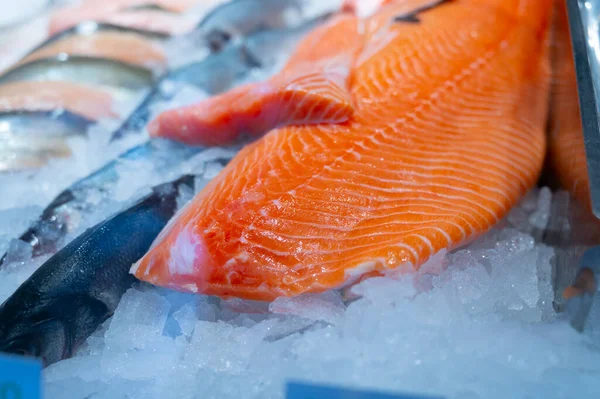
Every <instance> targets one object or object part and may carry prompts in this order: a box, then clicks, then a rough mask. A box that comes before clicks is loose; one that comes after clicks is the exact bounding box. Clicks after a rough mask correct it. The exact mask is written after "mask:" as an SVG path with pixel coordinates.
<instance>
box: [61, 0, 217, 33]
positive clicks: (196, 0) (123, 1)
mask: <svg viewBox="0 0 600 399" xmlns="http://www.w3.org/2000/svg"><path fill="white" fill-rule="evenodd" d="M223 2H224V0H102V1H98V0H87V1H84V2H82V3H80V4H77V5H75V6H71V7H64V8H63V9H61V10H59V11H57V12H56V13H54V15H53V16H52V19H51V21H50V35H54V34H55V33H57V32H60V31H63V30H65V29H68V28H70V27H72V26H75V25H77V24H78V23H80V22H83V21H100V20H103V19H104V18H106V17H107V16H110V15H111V14H115V13H117V12H119V11H122V10H126V9H131V8H136V7H140V6H145V5H155V6H158V7H160V8H162V9H164V10H166V11H171V12H176V13H182V12H186V11H189V10H190V9H192V8H193V7H194V6H196V5H199V4H201V5H202V6H204V5H206V7H207V8H212V7H214V6H216V5H218V4H220V3H223Z"/></svg>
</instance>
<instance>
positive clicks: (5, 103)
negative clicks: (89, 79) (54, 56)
mask: <svg viewBox="0 0 600 399" xmlns="http://www.w3.org/2000/svg"><path fill="white" fill-rule="evenodd" d="M113 106H114V102H113V99H112V97H111V96H110V94H108V93H106V92H104V91H102V90H98V89H94V88H91V87H86V86H82V85H79V84H76V83H71V82H60V81H45V82H31V81H17V82H11V83H5V84H3V85H0V111H3V112H7V111H21V110H23V111H26V110H29V111H52V110H57V111H60V110H67V111H71V112H73V113H76V114H79V115H81V116H84V117H86V118H89V119H92V120H99V119H104V118H118V116H119V115H118V114H117V113H116V112H115V111H114V110H113Z"/></svg>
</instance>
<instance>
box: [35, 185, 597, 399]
mask: <svg viewBox="0 0 600 399" xmlns="http://www.w3.org/2000/svg"><path fill="white" fill-rule="evenodd" d="M544 192H545V190H542V191H541V192H537V191H536V192H533V193H532V194H531V195H530V196H529V197H528V198H527V199H526V200H524V201H523V204H522V205H521V206H519V207H517V208H515V209H514V210H513V211H512V212H511V215H510V216H509V217H507V218H506V220H505V221H503V223H501V224H500V225H499V227H497V228H496V229H494V230H493V231H491V232H490V233H489V234H487V235H486V236H485V237H483V238H481V239H480V240H477V241H476V242H474V243H473V244H472V245H470V246H469V247H467V248H464V249H461V250H457V251H455V252H453V253H448V254H446V255H445V259H444V261H445V262H446V263H447V264H446V266H445V268H444V270H443V271H442V272H441V273H440V274H438V275H435V274H434V275H428V277H429V278H430V284H429V286H428V287H427V288H426V289H422V288H421V289H419V288H418V286H416V285H415V281H414V280H415V278H416V277H415V276H413V277H409V276H405V277H402V278H387V277H379V278H372V279H369V280H366V281H364V282H362V283H360V284H359V285H357V286H355V287H353V291H354V293H355V294H358V295H360V297H359V298H358V299H355V300H353V301H351V302H344V301H343V299H342V296H341V295H340V293H338V292H328V293H324V294H320V295H316V294H311V295H305V296H300V297H297V298H281V299H277V300H275V301H274V302H272V303H270V304H269V303H261V302H253V301H243V300H239V299H234V300H227V301H224V300H218V299H216V298H213V297H205V296H198V295H190V294H182V293H177V292H172V291H169V290H165V289H162V288H154V287H151V286H148V285H146V284H139V285H137V286H136V287H134V288H132V289H130V290H129V291H128V292H127V293H126V295H125V296H124V297H123V300H122V301H121V303H120V305H119V307H118V308H117V311H116V313H115V316H114V317H113V318H112V319H110V320H109V321H107V322H106V323H105V326H104V328H103V329H102V330H101V331H99V332H97V333H96V334H94V336H92V337H91V338H90V339H89V340H88V342H87V345H86V346H85V347H84V348H82V349H81V350H80V352H79V353H78V355H77V356H76V357H74V358H72V359H69V360H65V361H62V362H60V363H57V364H55V365H53V366H51V367H50V368H48V369H47V370H46V371H45V375H46V379H47V383H46V387H47V389H48V394H49V397H58V396H57V395H58V394H59V393H60V394H61V396H60V397H61V398H69V397H73V398H80V397H83V396H85V394H87V393H90V392H91V391H92V388H91V387H93V392H94V396H93V397H95V398H109V397H114V396H112V395H115V394H116V393H117V392H118V394H119V395H127V397H131V398H137V397H140V398H142V397H161V398H170V397H173V398H175V397H177V398H199V397H202V398H207V397H208V398H282V397H283V392H284V390H283V387H284V383H285V381H287V380H288V379H296V380H297V379H300V380H310V381H317V382H323V383H329V384H342V385H346V386H353V387H363V388H377V389H380V390H381V389H384V390H390V391H399V392H418V393H421V394H441V395H444V396H445V397H447V398H506V397H507V395H508V397H511V398H526V397H544V398H566V397H579V398H593V397H597V396H596V395H599V394H600V383H598V377H600V353H599V352H598V346H597V344H598V341H595V340H591V339H590V337H589V336H586V335H580V334H578V333H576V332H575V331H574V330H573V329H571V328H570V327H569V325H568V324H567V323H566V322H565V321H564V320H563V318H562V317H561V316H560V315H559V314H557V313H556V312H555V310H554V308H553V306H552V302H553V300H554V292H553V289H552V278H553V277H552V276H553V267H554V266H553V262H552V258H553V256H554V250H553V248H552V247H550V246H547V245H545V244H543V243H541V242H539V241H537V240H535V239H534V238H533V236H532V235H531V234H532V233H531V232H532V231H533V230H535V229H533V227H535V226H537V227H540V225H539V224H536V223H537V222H535V220H547V216H548V215H546V216H544V215H541V214H540V211H539V207H537V206H532V204H538V203H539V202H540V201H548V198H549V199H550V200H551V199H552V196H549V197H548V196H547V195H546V194H544ZM542 196H545V199H544V197H542ZM529 201H532V202H529ZM546 209H549V208H546ZM536 212H537V214H536ZM544 217H545V218H546V219H544ZM510 220H513V221H515V220H516V222H515V223H516V225H515V224H513V223H511V222H510ZM523 220H527V221H530V223H529V224H523V223H521V222H522V221H523ZM527 232H529V233H527ZM90 370H98V371H96V372H91V371H90ZM502 385H504V386H505V387H506V388H505V389H498V387H499V386H502ZM115 387H118V391H117V390H116V388H115ZM65 395H66V396H65Z"/></svg>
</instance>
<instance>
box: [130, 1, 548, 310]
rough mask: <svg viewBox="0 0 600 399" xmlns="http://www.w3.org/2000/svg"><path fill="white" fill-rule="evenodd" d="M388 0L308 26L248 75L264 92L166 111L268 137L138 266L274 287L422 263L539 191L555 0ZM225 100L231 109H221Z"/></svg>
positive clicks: (231, 291)
mask: <svg viewBox="0 0 600 399" xmlns="http://www.w3.org/2000/svg"><path fill="white" fill-rule="evenodd" d="M384 3H385V4H384V5H382V6H381V8H379V9H378V10H377V11H376V12H375V13H374V14H373V15H371V16H369V17H366V18H360V17H358V16H356V15H354V14H352V13H351V12H348V11H344V12H341V13H339V14H338V15H336V16H335V17H333V18H332V20H331V21H330V22H329V23H327V24H326V25H324V26H323V27H321V28H319V29H316V30H315V31H314V32H313V33H311V34H309V35H307V37H305V38H304V41H303V42H302V43H300V44H299V46H298V49H297V51H296V53H295V54H294V55H293V56H292V57H291V59H290V60H289V62H288V64H287V66H286V67H285V68H284V69H283V71H282V72H281V73H280V74H277V75H276V76H274V77H273V78H272V79H269V80H268V81H266V82H260V83H257V84H256V85H255V86H252V87H245V88H243V90H253V89H257V88H258V89H261V88H262V89H265V88H266V89H265V90H262V91H261V90H257V92H258V93H259V94H258V95H257V96H256V97H246V99H245V100H244V101H240V102H231V104H230V105H229V106H230V108H227V107H228V106H227V104H226V102H223V101H221V100H222V99H223V98H226V97H219V96H218V97H215V98H211V99H208V100H206V101H208V102H207V103H205V102H202V103H199V104H196V105H194V106H191V107H186V108H182V109H180V110H175V111H167V113H165V114H163V115H159V116H158V117H157V119H156V120H154V121H153V122H152V125H151V126H152V129H153V130H152V131H153V134H154V135H157V136H162V137H171V138H174V139H177V140H180V141H186V142H202V141H203V140H208V141H212V142H220V140H222V141H224V142H227V141H228V140H231V139H232V137H231V134H232V132H235V131H236V129H238V128H240V127H247V126H260V129H257V130H256V131H254V132H253V133H254V134H256V135H258V136H261V138H260V139H258V140H256V141H255V142H254V143H252V144H250V145H248V146H246V147H245V148H244V149H243V150H242V151H240V152H239V153H238V155H237V156H236V157H234V159H233V160H232V161H231V162H230V163H229V164H228V165H227V167H226V168H225V169H224V170H223V171H222V172H221V173H220V174H219V175H218V176H217V177H216V178H214V179H213V180H212V181H211V182H210V183H209V184H208V185H207V186H206V187H205V188H204V189H203V190H202V191H201V192H200V193H198V194H197V195H196V197H195V198H194V199H193V200H192V201H191V202H190V203H188V205H187V206H185V207H184V209H182V210H181V211H180V212H179V213H178V214H177V215H176V217H175V218H173V220H172V221H171V222H170V223H169V224H168V226H167V227H166V228H165V229H164V230H163V232H162V233H161V234H160V235H159V237H157V239H156V241H155V242H154V244H153V246H152V247H151V249H150V250H149V251H148V253H147V254H146V255H145V256H144V257H143V258H142V259H141V260H140V261H139V262H137V263H136V264H135V265H133V266H132V269H131V272H132V273H133V274H134V275H135V276H136V277H137V278H138V279H140V280H142V281H146V282H149V283H152V284H155V285H158V286H164V287H170V288H172V289H176V290H180V291H186V292H195V293H200V294H208V295H217V296H220V297H224V298H227V297H240V298H245V299H255V300H272V299H274V298H276V297H279V296H294V295H299V294H302V293H308V292H313V293H316V292H322V291H326V290H330V289H336V288H341V287H345V286H348V285H350V284H353V283H355V282H357V281H359V280H360V279H362V278H365V277H369V276H376V275H381V274H385V273H386V272H388V271H392V270H394V271H396V272H399V271H400V272H414V271H416V270H418V269H419V268H420V267H421V265H423V263H425V262H426V261H427V260H428V259H429V258H431V257H432V256H433V255H435V254H437V253H438V252H440V251H443V250H452V249H455V248H457V247H459V246H462V245H464V244H466V243H468V242H470V241H471V240H473V239H475V238H477V237H479V236H481V235H482V234H483V233H485V232H487V231H488V230H489V229H490V228H491V227H493V226H494V225H495V224H496V223H497V222H498V221H499V220H501V219H502V218H503V217H504V216H505V215H506V214H507V212H508V211H509V210H510V209H511V208H512V207H513V206H515V205H516V204H517V203H518V202H519V201H520V200H521V199H522V197H523V196H524V195H525V194H526V193H527V192H528V191H529V190H530V189H531V188H533V187H534V185H535V183H536V182H537V179H538V177H539V176H540V173H541V169H542V165H543V161H544V156H545V152H546V122H547V117H548V103H549V95H550V78H551V68H550V39H551V36H550V33H551V26H552V15H553V0H454V1H432V0H429V1H424V0H421V1H406V0H405V1H396V2H393V1H391V2H390V1H386V2H384ZM324 33H326V35H325V34H324ZM315 37H318V38H319V40H316V39H315ZM342 42H344V43H346V44H345V45H344V47H341V46H340V43H342ZM312 43H319V44H318V45H316V46H315V45H312ZM307 77H310V79H309V78H307ZM267 89H268V90H267ZM236 90H238V93H239V90H240V89H239V88H238V89H234V90H233V91H232V92H235V91H236ZM286 93H287V94H286ZM229 94H231V92H230V93H229ZM227 95H228V93H225V94H223V96H227ZM278 96H279V97H278ZM248 98H250V99H254V101H255V103H253V102H252V101H248ZM215 101H220V102H219V105H220V106H221V107H224V108H223V110H224V111H223V112H216V113H214V114H210V113H207V112H206V105H207V104H211V102H213V103H212V104H215V103H214V102H215ZM274 101H275V102H277V101H279V103H281V104H285V107H284V108H283V107H280V108H279V109H278V107H276V106H273V102H274ZM273 110H275V111H273ZM282 110H283V111H282ZM262 111H265V112H262ZM267 111H269V112H267ZM280 111H281V112H280ZM325 111H328V112H330V113H329V114H328V113H327V112H325ZM177 112H179V115H176V113H177ZM228 112H230V114H231V115H233V116H235V117H232V118H226V117H223V115H227V114H228ZM261 112H262V114H261ZM334 114H335V115H337V116H339V120H335V121H333V122H332V121H331V120H330V118H329V116H331V115H334ZM215 115H216V116H215ZM332 119H335V118H332ZM299 121H301V122H299ZM250 122H251V123H250ZM184 125H186V126H188V128H187V131H186V129H183V128H182V126H184ZM162 126H164V128H163V127H162ZM206 126H215V127H217V128H219V131H220V132H221V134H222V135H223V137H221V138H220V137H207V133H206V132H207V129H206ZM232 126H234V128H232ZM228 135H229V136H228ZM262 135H264V136H262Z"/></svg>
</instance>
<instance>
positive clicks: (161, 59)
mask: <svg viewBox="0 0 600 399" xmlns="http://www.w3.org/2000/svg"><path fill="white" fill-rule="evenodd" d="M60 53H65V54H69V55H82V56H88V57H100V58H108V59H113V60H116V61H120V62H124V63H129V64H133V65H139V66H142V67H146V68H153V69H158V70H162V69H164V68H165V67H166V64H167V60H166V57H165V54H164V52H163V51H162V49H161V48H160V47H159V46H158V45H156V44H155V43H152V42H151V41H149V40H147V39H144V38H143V37H141V36H139V35H137V34H135V33H124V32H102V31H101V32H96V33H94V34H91V35H89V36H81V35H74V36H69V37H66V38H64V39H62V40H58V41H57V42H55V43H50V44H48V45H47V46H44V47H43V48H41V49H39V50H37V51H35V52H34V53H32V54H30V55H29V56H27V57H25V58H24V59H23V60H22V61H21V62H20V63H19V64H20V65H21V64H25V63H27V62H30V61H33V60H37V59H41V58H47V57H52V56H55V55H58V54H60Z"/></svg>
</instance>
